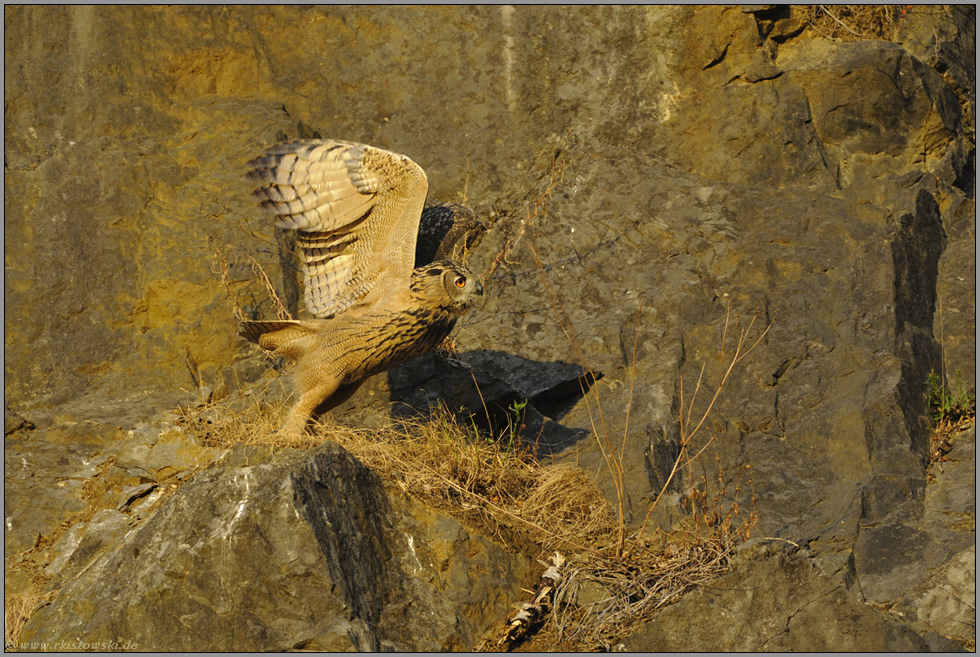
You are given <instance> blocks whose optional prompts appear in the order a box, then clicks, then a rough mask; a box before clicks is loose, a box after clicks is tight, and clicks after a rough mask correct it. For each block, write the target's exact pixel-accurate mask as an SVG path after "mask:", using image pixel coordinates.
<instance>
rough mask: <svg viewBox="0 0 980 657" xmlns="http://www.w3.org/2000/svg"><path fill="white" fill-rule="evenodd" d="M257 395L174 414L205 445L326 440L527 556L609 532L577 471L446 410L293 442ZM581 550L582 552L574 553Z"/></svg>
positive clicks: (587, 481) (276, 413) (331, 428)
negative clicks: (541, 457)
mask: <svg viewBox="0 0 980 657" xmlns="http://www.w3.org/2000/svg"><path fill="white" fill-rule="evenodd" d="M266 397H267V394H266V392H265V391H260V392H259V393H257V394H254V395H253V394H248V395H245V396H243V398H242V399H240V400H236V401H231V402H229V401H227V400H223V401H221V402H218V403H206V404H201V405H199V406H197V407H194V408H189V409H182V410H181V416H182V417H181V420H180V421H181V424H182V425H183V426H184V427H185V429H186V430H188V431H191V432H193V433H195V434H196V435H198V436H199V437H200V439H201V440H202V442H204V443H205V444H207V445H212V446H220V447H227V446H230V445H232V444H234V443H243V444H247V445H264V446H269V447H272V448H273V449H284V448H299V449H312V448H314V447H316V446H318V445H320V444H321V443H323V442H324V441H325V440H332V441H333V442H336V443H337V444H339V445H340V446H341V447H343V448H344V449H346V450H347V451H349V452H350V453H351V454H353V455H354V456H355V457H356V458H357V459H358V460H360V461H361V462H362V463H364V464H365V465H366V466H367V467H369V468H371V470H373V471H374V472H376V473H377V474H379V475H380V476H381V477H382V478H384V479H385V480H387V481H389V482H391V483H393V484H394V485H395V486H397V487H399V488H400V489H402V490H404V491H405V492H407V493H409V494H410V495H412V496H413V497H416V498H417V499H419V500H421V501H423V502H425V503H426V504H428V505H429V506H432V507H433V508H437V509H440V510H442V511H445V512H447V513H449V514H451V515H453V516H454V517H456V518H457V519H459V520H460V521H462V522H464V523H465V524H467V525H469V526H470V527H473V528H475V529H477V530H479V531H483V532H484V533H486V534H488V535H490V536H492V537H494V538H496V539H497V540H499V541H501V542H503V543H505V544H516V545H517V546H518V547H519V548H521V549H523V550H525V551H532V552H534V553H535V554H533V555H529V556H532V558H533V557H534V556H537V553H538V552H539V551H543V550H548V549H551V548H552V547H553V546H556V545H559V546H562V547H563V548H565V549H567V548H568V547H569V546H571V547H573V548H583V545H584V544H585V543H586V542H589V541H595V540H596V537H597V536H601V535H603V534H605V533H608V532H610V531H611V529H610V528H611V527H612V526H613V516H612V512H611V510H610V508H609V504H608V503H607V502H606V500H605V498H604V497H603V495H602V493H601V491H600V490H599V489H598V487H596V485H595V483H594V482H593V480H592V479H591V478H590V477H589V476H588V475H587V474H586V473H585V472H584V471H583V470H581V469H580V468H577V467H556V468H551V467H546V466H545V465H543V464H541V463H539V462H538V460H537V459H536V458H535V457H534V455H533V453H532V451H531V449H529V448H528V447H526V446H524V445H523V444H521V443H520V441H512V440H510V439H509V438H510V436H498V437H493V436H488V435H486V434H481V433H479V432H478V431H477V430H476V429H475V427H473V426H470V425H466V424H464V423H462V422H461V421H460V420H459V418H457V417H456V416H455V415H453V414H452V413H450V412H449V411H448V410H445V409H442V408H439V409H436V410H435V411H434V412H433V414H432V415H431V417H430V418H428V419H421V418H408V419H399V420H397V421H396V420H389V422H388V423H387V424H386V425H385V426H383V427H381V428H377V429H371V428H366V427H352V426H343V425H339V424H336V423H334V422H332V421H331V420H330V419H329V418H324V419H321V420H320V421H319V422H317V423H316V424H315V425H314V426H313V427H312V429H311V431H308V432H306V433H304V434H303V435H302V436H299V437H290V436H287V435H283V434H281V433H279V432H278V431H277V429H278V427H280V426H281V425H282V423H283V420H284V417H285V406H284V404H282V403H277V402H271V403H270V402H268V401H266V399H265V398H266ZM583 549H584V548H583Z"/></svg>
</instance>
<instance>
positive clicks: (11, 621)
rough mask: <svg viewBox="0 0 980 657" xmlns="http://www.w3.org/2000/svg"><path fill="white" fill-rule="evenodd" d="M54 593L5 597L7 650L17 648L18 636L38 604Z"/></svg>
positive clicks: (4, 617) (4, 632)
mask: <svg viewBox="0 0 980 657" xmlns="http://www.w3.org/2000/svg"><path fill="white" fill-rule="evenodd" d="M51 595H52V594H50V593H49V594H45V595H37V594H27V595H11V596H9V597H8V596H6V595H4V597H3V646H4V650H5V651H10V650H17V649H18V647H19V646H18V645H17V638H18V637H19V636H20V631H21V630H22V629H23V628H24V625H25V624H26V623H27V621H28V619H29V618H30V617H31V614H33V613H34V610H35V609H37V607H38V605H40V604H41V603H42V602H45V601H46V600H48V599H49V598H50V597H51Z"/></svg>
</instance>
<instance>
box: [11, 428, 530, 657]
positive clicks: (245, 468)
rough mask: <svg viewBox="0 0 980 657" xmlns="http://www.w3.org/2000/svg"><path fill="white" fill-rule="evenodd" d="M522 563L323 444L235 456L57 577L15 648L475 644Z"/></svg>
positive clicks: (503, 605) (504, 602)
mask: <svg viewBox="0 0 980 657" xmlns="http://www.w3.org/2000/svg"><path fill="white" fill-rule="evenodd" d="M253 456H254V454H253ZM115 513H116V514H119V512H118V511H116V512H115ZM119 515H121V514H119ZM110 521H111V520H110V518H108V517H105V518H98V520H96V518H93V520H92V521H91V522H90V523H88V524H89V525H90V526H91V525H92V524H93V523H96V522H102V523H105V522H110ZM88 531H89V532H90V533H91V532H92V531H93V529H92V528H91V527H90V528H89V530H88ZM526 569H527V563H526V562H525V561H524V560H522V559H521V558H519V557H515V556H512V555H508V554H507V553H506V552H504V550H503V549H501V548H500V547H498V546H497V545H495V544H493V543H491V542H490V541H488V540H487V539H485V538H482V537H479V536H471V535H469V534H468V533H467V532H466V531H465V530H464V529H463V527H462V526H461V525H460V524H459V523H458V522H456V521H455V520H453V519H452V518H450V517H448V516H446V515H444V514H441V513H435V512H432V511H430V510H427V509H425V508H423V507H421V506H419V505H418V504H417V503H415V502H412V501H411V500H409V499H408V498H407V497H406V496H405V495H404V494H403V493H398V492H393V491H391V490H389V489H386V488H385V487H384V486H383V485H382V483H381V481H380V479H379V478H378V477H377V475H375V474H374V473H372V472H371V471H370V470H368V469H367V468H365V467H364V466H363V465H361V464H360V463H359V462H358V461H356V460H355V459H354V458H353V457H352V456H351V455H350V454H349V453H347V452H346V451H344V450H343V449H341V448H340V447H339V446H338V445H336V444H335V443H331V442H327V443H324V444H323V445H322V446H321V447H320V448H318V449H316V450H314V451H312V452H301V451H295V450H287V451H284V452H280V453H279V454H278V455H276V456H275V457H274V458H271V459H268V460H265V461H264V462H260V463H258V464H249V450H246V449H244V448H241V447H236V448H234V449H232V450H229V451H227V452H225V454H224V455H223V456H222V457H221V458H220V459H219V460H217V461H216V462H215V463H214V464H213V465H212V466H211V467H209V468H207V469H205V470H203V471H201V472H199V473H198V474H197V475H196V476H195V477H194V479H193V480H192V481H190V482H188V483H187V484H185V485H184V486H182V487H181V488H180V490H179V491H178V492H177V493H176V494H175V495H173V496H172V497H171V498H170V499H168V500H167V501H166V502H165V503H164V504H163V505H162V506H161V507H160V509H159V510H158V511H157V512H156V513H154V514H153V516H152V517H151V518H150V519H149V520H147V521H146V522H145V523H143V524H142V525H140V526H139V527H138V528H136V529H133V530H131V531H129V532H128V533H126V534H125V535H124V536H123V537H122V538H121V539H119V540H118V541H116V543H115V544H114V545H112V548H111V549H108V550H106V551H104V552H103V554H102V555H101V556H100V557H99V558H98V559H96V560H94V561H93V562H92V563H91V564H90V565H88V567H87V568H86V569H85V570H84V572H82V573H81V574H80V575H79V576H78V577H77V578H76V579H74V580H73V581H71V582H70V583H68V584H66V585H65V586H64V587H63V588H62V589H61V590H60V591H59V593H58V596H57V597H56V598H55V600H54V602H53V603H51V604H50V605H47V606H43V607H42V608H41V609H40V610H38V611H37V612H36V613H35V614H34V615H33V617H32V618H31V620H30V622H29V623H28V625H27V626H26V627H25V628H24V630H23V631H22V633H21V636H20V639H21V642H22V643H27V644H30V643H31V642H39V641H44V642H47V643H48V644H49V645H57V644H58V643H59V642H73V641H74V642H82V643H84V644H88V645H89V646H113V645H116V646H120V647H122V648H124V649H134V650H136V649H138V650H163V651H184V650H205V651H228V650H240V651H255V650H260V651H282V650H290V649H306V650H327V651H335V650H372V651H377V650H399V651H403V650H417V651H431V650H449V649H460V650H471V649H472V648H473V647H474V646H475V644H476V643H477V641H478V640H479V638H480V635H481V633H482V632H483V631H484V630H486V629H487V627H488V625H489V624H490V623H491V622H493V621H496V620H497V619H498V617H501V616H503V615H504V614H505V613H506V611H507V610H508V608H509V606H510V604H511V602H512V600H514V599H516V597H517V596H518V595H519V587H520V585H521V582H522V580H523V577H524V571H525V570H526Z"/></svg>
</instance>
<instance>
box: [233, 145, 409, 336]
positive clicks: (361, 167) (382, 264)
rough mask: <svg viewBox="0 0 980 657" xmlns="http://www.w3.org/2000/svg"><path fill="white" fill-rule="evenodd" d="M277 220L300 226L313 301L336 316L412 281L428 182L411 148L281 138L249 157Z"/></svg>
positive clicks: (322, 312) (261, 196) (260, 195)
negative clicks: (410, 155) (406, 150)
mask: <svg viewBox="0 0 980 657" xmlns="http://www.w3.org/2000/svg"><path fill="white" fill-rule="evenodd" d="M248 166H249V167H250V171H249V173H248V178H249V179H250V180H254V181H258V182H261V183H263V185H262V186H261V187H259V189H257V190H255V192H254V196H255V197H256V198H257V199H258V200H259V201H260V204H261V205H262V207H264V208H266V209H267V210H269V211H270V212H272V213H273V214H274V215H275V216H276V226H278V227H280V228H283V229H295V230H297V231H298V236H297V245H298V246H299V247H300V250H301V252H300V261H301V262H302V263H303V267H304V279H305V285H306V307H307V309H308V310H309V311H310V312H311V313H313V315H315V316H317V317H331V316H333V315H336V314H337V313H340V312H343V311H344V310H346V309H348V308H350V307H351V306H354V305H355V304H366V305H371V304H375V303H378V302H380V301H381V300H382V299H383V298H384V297H385V296H386V295H388V294H390V293H392V292H393V291H395V290H398V289H400V288H402V287H404V288H407V287H408V285H409V284H410V282H411V276H412V269H413V267H414V260H415V244H416V240H417V238H418V230H419V218H420V217H421V214H422V207H423V205H424V204H425V196H426V192H427V190H428V182H427V181H426V178H425V173H424V172H423V171H422V168H421V167H419V166H418V165H417V164H415V163H414V162H412V160H410V159H409V158H407V157H405V156H404V155H398V154H396V153H391V152H389V151H384V150H381V149H378V148H373V147H371V146H365V145H363V144H354V143H350V142H342V141H332V140H308V141H296V142H290V143H285V144H278V145H276V146H273V147H271V148H268V149H266V151H265V152H264V153H263V154H262V155H260V156H259V157H257V158H255V159H253V160H251V161H250V162H249V163H248Z"/></svg>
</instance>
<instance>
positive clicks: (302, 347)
mask: <svg viewBox="0 0 980 657" xmlns="http://www.w3.org/2000/svg"><path fill="white" fill-rule="evenodd" d="M319 328H320V322H315V321H303V320H298V319H292V320H278V321H274V322H252V321H244V322H242V323H241V324H239V326H238V335H240V336H242V337H243V338H245V339H246V340H248V341H249V342H254V343H255V344H257V345H259V346H260V347H262V348H263V349H265V350H266V351H271V352H273V353H275V354H276V355H279V356H287V357H289V358H299V357H300V356H302V355H303V354H304V353H306V352H307V351H308V350H309V349H310V347H312V346H313V343H314V339H315V337H316V334H317V331H318V330H319Z"/></svg>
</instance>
